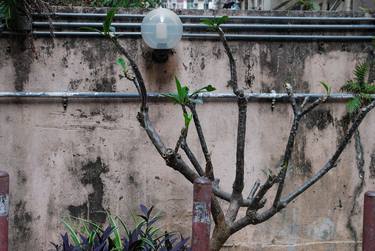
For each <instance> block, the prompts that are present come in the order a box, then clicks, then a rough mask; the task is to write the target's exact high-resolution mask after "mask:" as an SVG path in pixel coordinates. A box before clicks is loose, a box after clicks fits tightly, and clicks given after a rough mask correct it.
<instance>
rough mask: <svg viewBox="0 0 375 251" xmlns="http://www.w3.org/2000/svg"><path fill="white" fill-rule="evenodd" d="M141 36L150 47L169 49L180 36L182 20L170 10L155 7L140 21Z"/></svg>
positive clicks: (175, 43)
mask: <svg viewBox="0 0 375 251" xmlns="http://www.w3.org/2000/svg"><path fill="white" fill-rule="evenodd" d="M141 33H142V38H143V40H144V41H145V42H146V44H147V45H148V46H150V47H151V48H152V49H161V50H165V49H171V48H173V47H175V46H176V45H177V43H178V42H179V41H180V40H181V37H182V22H181V20H180V18H179V17H178V16H177V15H176V13H174V12H173V11H171V10H168V9H165V8H161V7H160V8H157V9H155V10H153V11H151V12H149V13H148V14H147V15H146V16H145V17H144V18H143V21H142V25H141Z"/></svg>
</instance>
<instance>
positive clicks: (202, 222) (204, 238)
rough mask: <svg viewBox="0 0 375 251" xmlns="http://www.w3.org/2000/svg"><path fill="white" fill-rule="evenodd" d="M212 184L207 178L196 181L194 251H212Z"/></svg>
mask: <svg viewBox="0 0 375 251" xmlns="http://www.w3.org/2000/svg"><path fill="white" fill-rule="evenodd" d="M211 194H212V184H211V181H210V180H209V179H207V178H206V177H199V178H197V179H196V180H195V181H194V192H193V224H192V238H191V250H192V251H208V250H210V226H211Z"/></svg>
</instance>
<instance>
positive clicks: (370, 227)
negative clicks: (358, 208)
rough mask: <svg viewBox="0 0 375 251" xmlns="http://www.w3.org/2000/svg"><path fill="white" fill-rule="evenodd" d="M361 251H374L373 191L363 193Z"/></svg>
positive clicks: (374, 214) (374, 203)
mask: <svg viewBox="0 0 375 251" xmlns="http://www.w3.org/2000/svg"><path fill="white" fill-rule="evenodd" d="M362 250H363V251H374V250H375V191H368V192H366V193H365V199H364V206H363V241H362Z"/></svg>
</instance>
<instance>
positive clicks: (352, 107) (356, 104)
mask: <svg viewBox="0 0 375 251" xmlns="http://www.w3.org/2000/svg"><path fill="white" fill-rule="evenodd" d="M361 105H362V101H361V98H360V97H358V96H355V97H354V98H353V99H351V100H350V101H349V102H348V103H347V104H346V108H347V109H348V112H349V113H353V112H355V111H357V110H358V109H359V108H361Z"/></svg>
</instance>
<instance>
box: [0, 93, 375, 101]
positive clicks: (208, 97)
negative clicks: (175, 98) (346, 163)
mask: <svg viewBox="0 0 375 251" xmlns="http://www.w3.org/2000/svg"><path fill="white" fill-rule="evenodd" d="M294 95H295V97H296V99H297V100H303V99H304V98H306V97H309V99H310V100H311V101H313V100H316V99H318V98H321V97H323V96H324V94H319V93H295V94H294ZM199 97H200V98H202V99H203V100H204V101H236V100H237V96H236V95H234V94H233V93H202V94H199ZM245 97H246V98H247V100H248V101H250V102H258V101H267V102H272V100H276V101H277V102H287V101H289V96H288V94H287V93H245ZM353 97H354V96H353V95H352V94H348V93H331V94H330V96H329V98H328V101H329V102H345V101H348V100H350V99H352V98H353ZM371 97H372V98H373V99H375V94H373V95H371ZM0 98H74V99H80V98H91V99H103V98H104V99H106V98H108V99H112V98H115V99H123V100H124V101H138V100H139V99H140V97H139V95H138V93H128V92H0ZM148 98H149V99H150V100H152V101H166V100H168V98H167V97H165V95H164V94H163V93H153V92H151V93H148Z"/></svg>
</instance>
